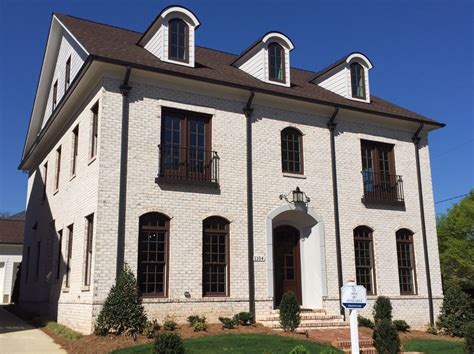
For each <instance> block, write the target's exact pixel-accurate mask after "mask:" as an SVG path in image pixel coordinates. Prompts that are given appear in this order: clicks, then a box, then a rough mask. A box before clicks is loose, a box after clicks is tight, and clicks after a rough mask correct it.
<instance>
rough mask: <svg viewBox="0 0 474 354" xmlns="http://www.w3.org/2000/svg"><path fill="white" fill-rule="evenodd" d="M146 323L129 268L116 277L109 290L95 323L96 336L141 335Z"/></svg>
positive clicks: (134, 281)
mask: <svg viewBox="0 0 474 354" xmlns="http://www.w3.org/2000/svg"><path fill="white" fill-rule="evenodd" d="M145 323H146V315H145V312H144V310H143V305H142V300H141V297H140V292H139V290H138V287H137V281H136V279H135V276H134V275H133V273H132V271H131V269H130V267H128V265H125V267H124V270H123V271H122V272H121V273H120V275H119V276H118V277H117V280H116V282H115V285H114V286H112V288H111V289H110V292H109V294H108V295H107V298H106V299H105V302H104V306H103V307H102V310H101V311H100V313H99V317H98V318H97V322H96V323H95V327H94V332H95V334H96V335H99V336H105V335H107V334H108V333H111V332H113V333H116V334H121V333H128V334H133V335H135V334H136V333H141V332H142V331H143V327H144V326H145Z"/></svg>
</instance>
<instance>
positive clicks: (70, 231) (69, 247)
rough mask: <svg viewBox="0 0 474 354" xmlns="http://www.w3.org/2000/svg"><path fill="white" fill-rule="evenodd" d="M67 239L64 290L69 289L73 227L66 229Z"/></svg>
mask: <svg viewBox="0 0 474 354" xmlns="http://www.w3.org/2000/svg"><path fill="white" fill-rule="evenodd" d="M67 231H68V238H67V257H66V288H69V285H70V284H69V283H70V280H71V258H72V240H73V233H74V225H69V226H68V227H67Z"/></svg>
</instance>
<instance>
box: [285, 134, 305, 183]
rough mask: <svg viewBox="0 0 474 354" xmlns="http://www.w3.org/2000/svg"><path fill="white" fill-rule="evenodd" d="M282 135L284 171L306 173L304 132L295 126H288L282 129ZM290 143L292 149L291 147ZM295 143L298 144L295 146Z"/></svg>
mask: <svg viewBox="0 0 474 354" xmlns="http://www.w3.org/2000/svg"><path fill="white" fill-rule="evenodd" d="M280 135H281V140H280V144H281V169H282V172H283V173H293V174H299V175H302V174H304V156H303V133H302V132H301V131H300V130H299V129H296V128H294V127H287V128H285V129H283V130H282V131H281V134H280ZM290 137H291V139H290ZM295 137H297V140H295ZM290 143H291V144H292V149H290ZM295 144H297V145H298V146H297V147H295Z"/></svg>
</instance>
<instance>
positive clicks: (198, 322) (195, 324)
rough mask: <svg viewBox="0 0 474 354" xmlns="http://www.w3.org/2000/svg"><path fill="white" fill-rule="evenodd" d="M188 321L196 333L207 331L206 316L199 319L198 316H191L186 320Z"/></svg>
mask: <svg viewBox="0 0 474 354" xmlns="http://www.w3.org/2000/svg"><path fill="white" fill-rule="evenodd" d="M186 321H188V323H189V325H190V326H191V327H192V328H194V332H200V331H206V330H207V323H206V317H204V316H203V317H199V316H198V315H191V316H189V317H188V318H187V319H186Z"/></svg>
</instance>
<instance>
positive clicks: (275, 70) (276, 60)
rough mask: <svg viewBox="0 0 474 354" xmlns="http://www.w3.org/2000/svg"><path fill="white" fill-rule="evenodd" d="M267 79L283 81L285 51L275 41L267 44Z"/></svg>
mask: <svg viewBox="0 0 474 354" xmlns="http://www.w3.org/2000/svg"><path fill="white" fill-rule="evenodd" d="M268 79H269V80H271V81H277V82H285V51H284V50H283V47H282V46H281V45H279V44H278V43H275V42H273V43H270V44H269V45H268Z"/></svg>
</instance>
